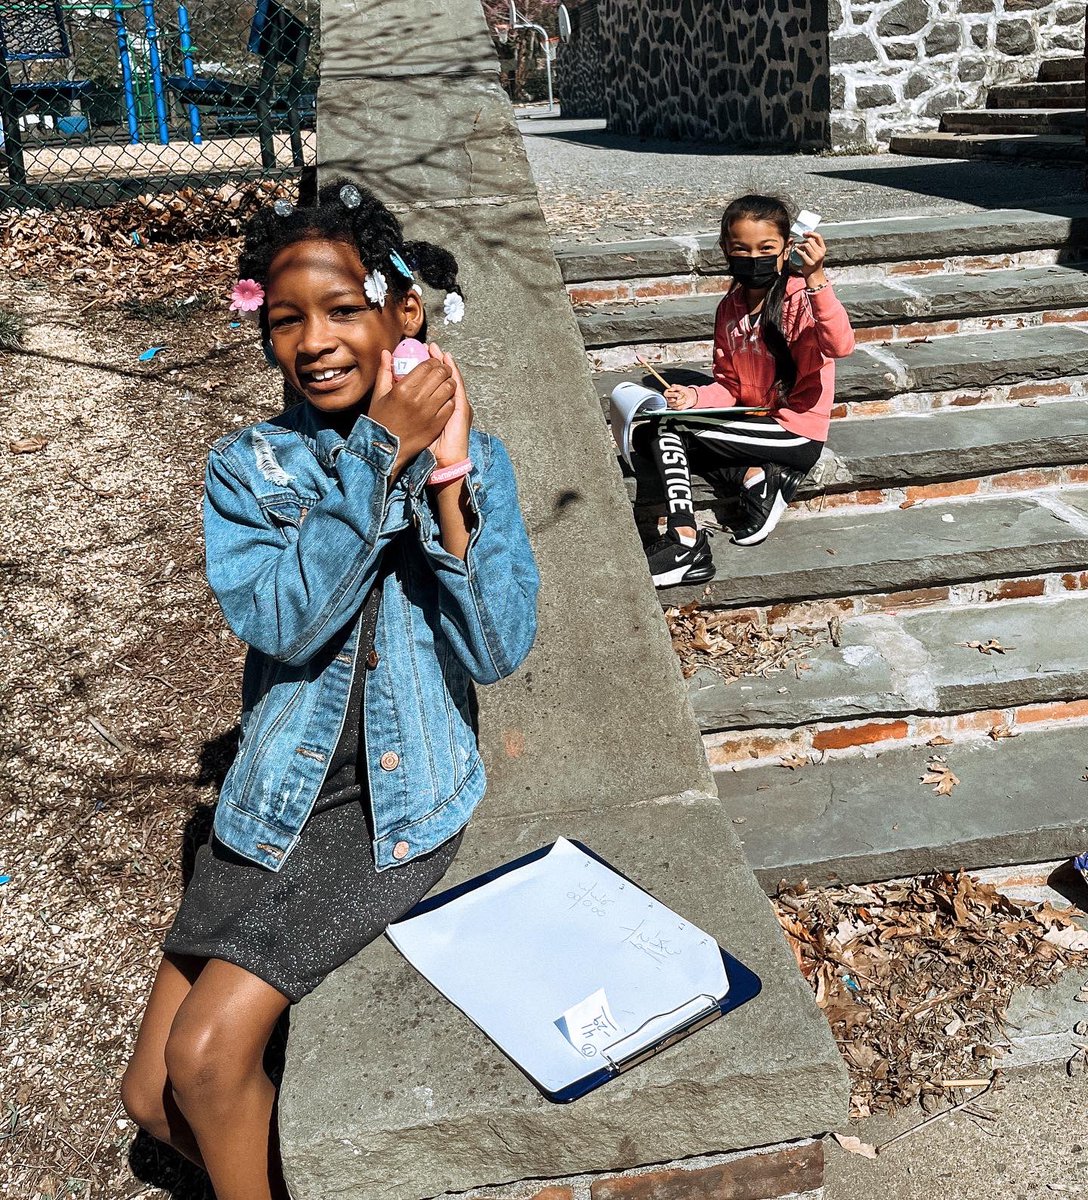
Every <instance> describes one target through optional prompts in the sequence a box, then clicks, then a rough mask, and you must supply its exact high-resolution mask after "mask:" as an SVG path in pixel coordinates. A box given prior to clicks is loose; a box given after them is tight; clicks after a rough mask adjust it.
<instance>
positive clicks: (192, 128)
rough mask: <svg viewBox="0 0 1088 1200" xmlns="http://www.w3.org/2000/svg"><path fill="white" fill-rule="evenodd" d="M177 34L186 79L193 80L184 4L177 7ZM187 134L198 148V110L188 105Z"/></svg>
mask: <svg viewBox="0 0 1088 1200" xmlns="http://www.w3.org/2000/svg"><path fill="white" fill-rule="evenodd" d="M178 33H179V35H180V37H181V61H182V64H183V67H184V70H185V78H186V79H195V78H196V71H195V70H194V68H193V39H192V36H191V35H190V32H189V10H188V9H187V8H186V7H185V5H184V4H179V5H178ZM189 132H190V134H191V135H192V139H193V142H194V144H195V145H197V146H200V145H202V144H203V142H204V137H203V135H202V134H201V132H200V109H199V108H197V106H196V105H195V104H190V105H189Z"/></svg>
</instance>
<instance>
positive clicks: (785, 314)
mask: <svg viewBox="0 0 1088 1200" xmlns="http://www.w3.org/2000/svg"><path fill="white" fill-rule="evenodd" d="M782 332H783V333H784V334H785V336H786V342H787V343H788V344H789V348H790V353H791V354H792V355H793V359H794V362H796V363H797V382H796V383H795V384H794V385H793V390H792V391H791V392H790V393H789V395H788V396H785V397H781V398H779V397H778V396H776V391H777V389H776V388H775V386H774V358H773V357H772V355H771V353H770V351H769V350H768V349H767V347H766V346H765V345H764V344H763V337H762V335H761V334H760V332H759V329H758V323H757V328H756V329H755V330H753V329H752V324H751V321H750V319H749V316H748V308H747V305H746V304H745V303H744V289H743V288H741V287H734V288H733V290H732V291H730V292H729V293H728V294H727V295H726V296H725V298H724V299H723V300H722V302H721V304H719V305H718V313H717V316H716V317H715V320H714V368H713V370H714V382H713V383H707V384H704V385H703V386H702V387H697V388H696V389H695V390H696V392H698V395H699V398H698V400H696V402H695V407H696V408H731V407H732V406H733V405H735V404H740V405H746V406H759V405H762V406H765V407H767V408H770V409H771V412H772V415H773V416H774V419H775V420H776V421H777V422H778V423H779V424H780V425H781V426H782V427H783V428H784V429H788V430H789V431H790V432H791V433H795V434H797V435H798V436H799V437H807V438H811V439H812V440H813V441H816V442H826V441H827V427H828V424H829V423H830V421H831V404H832V402H833V401H834V399H835V363H834V360H835V359H836V358H846V356H847V355H849V354H852V353H853V350H854V331H853V330H852V329H851V328H850V318H849V317H848V316H847V315H846V309H845V308H843V306H842V304H841V303H840V301H839V298H838V297H837V296H836V295H835V293H834V291H832V289H831V287H830V286H828V287H825V288H823V289H822V290H821V291H819V292H817V293H816V294H815V295H810V294H809V293H808V292H806V291H805V281H804V279H802V278H800V277H799V276H791V278H790V279H789V280H788V281H787V283H786V299H785V303H784V304H783V306H782Z"/></svg>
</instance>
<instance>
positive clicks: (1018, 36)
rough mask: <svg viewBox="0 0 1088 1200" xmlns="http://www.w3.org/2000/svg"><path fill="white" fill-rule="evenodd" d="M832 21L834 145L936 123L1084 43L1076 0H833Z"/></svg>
mask: <svg viewBox="0 0 1088 1200" xmlns="http://www.w3.org/2000/svg"><path fill="white" fill-rule="evenodd" d="M829 25H830V28H831V30H832V31H833V32H832V34H831V37H830V59H831V140H832V145H833V146H834V148H835V149H852V148H862V147H868V146H882V147H883V146H886V145H887V144H888V141H889V140H890V138H891V137H893V136H894V135H897V134H902V133H916V132H924V131H928V130H934V129H936V128H937V125H938V123H939V121H940V116H941V114H942V113H943V112H945V111H946V110H947V109H953V108H957V109H958V108H982V107H984V105H985V100H986V92H987V89H988V88H989V87H990V86H992V85H993V84H1004V83H1027V82H1030V81H1032V80H1034V79H1035V78H1036V75H1037V74H1038V70H1039V65H1040V64H1041V63H1042V62H1043V61H1045V60H1046V59H1047V58H1056V57H1060V56H1063V55H1069V54H1070V53H1072V52H1074V51H1079V52H1083V50H1084V4H1083V3H1072V2H1070V0H875V2H874V0H831V11H830V13H829Z"/></svg>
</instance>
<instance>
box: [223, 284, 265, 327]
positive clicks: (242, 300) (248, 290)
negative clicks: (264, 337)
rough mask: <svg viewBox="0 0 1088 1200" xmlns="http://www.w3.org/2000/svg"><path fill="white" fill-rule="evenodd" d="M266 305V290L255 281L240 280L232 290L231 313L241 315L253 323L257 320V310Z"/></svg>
mask: <svg viewBox="0 0 1088 1200" xmlns="http://www.w3.org/2000/svg"><path fill="white" fill-rule="evenodd" d="M263 303H264V288H263V287H261V285H260V284H259V283H258V282H257V281H256V280H255V279H239V280H238V282H237V283H236V284H235V285H234V287H233V288H231V292H230V311H231V312H237V313H240V314H241V315H242V316H243V317H247V318H248V319H249V320H251V321H256V319H257V309H259V308H260V307H261V305H262V304H263Z"/></svg>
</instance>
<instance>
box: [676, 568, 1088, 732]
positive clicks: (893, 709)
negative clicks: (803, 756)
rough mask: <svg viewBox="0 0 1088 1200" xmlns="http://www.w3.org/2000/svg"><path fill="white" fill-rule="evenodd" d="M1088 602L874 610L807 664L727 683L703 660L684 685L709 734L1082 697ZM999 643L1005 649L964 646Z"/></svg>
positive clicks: (1072, 598) (825, 643)
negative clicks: (987, 651)
mask: <svg viewBox="0 0 1088 1200" xmlns="http://www.w3.org/2000/svg"><path fill="white" fill-rule="evenodd" d="M1086 620H1088V598H1086V597H1085V595H1084V594H1083V593H1076V592H1071V593H1068V594H1067V595H1066V596H1064V597H1056V598H1048V599H1045V600H1044V599H1034V600H1023V601H1008V602H1005V603H1000V604H987V605H980V606H978V607H973V608H969V607H959V608H950V609H931V610H929V611H923V612H903V613H893V612H886V613H870V614H868V615H866V616H859V617H849V618H847V619H844V620H843V621H842V623H841V626H840V630H839V635H838V638H837V640H838V641H839V643H840V644H839V645H837V646H836V645H833V644H832V643H831V640H830V637H829V636H827V635H824V636H822V638H821V641H820V644H819V645H818V646H816V647H815V648H814V649H813V650H811V651H809V652H807V653H806V654H805V656H804V657H803V659H801V660H800V661H801V662H803V663H804V665H805V666H806V667H807V668H808V669H806V670H801V671H797V672H793V671H785V672H780V673H778V674H774V675H769V676H768V677H767V678H765V679H738V680H734V681H732V682H729V683H727V682H726V681H725V680H724V679H722V677H721V676H720V675H717V674H716V673H715V672H714V671H712V670H711V669H710V668H709V667H704V668H702V669H700V670H699V671H698V672H697V673H696V674H695V675H694V676H692V678H691V679H690V680H689V681H688V694H689V696H690V698H691V703H692V708H693V709H694V711H695V718H696V720H697V721H698V722H699V724H700V726H701V727H702V729H703V731H704V732H715V731H722V730H739V729H766V728H779V727H786V728H789V727H793V726H796V725H807V724H815V723H817V722H822V721H854V720H858V719H860V718H863V717H870V716H872V717H899V716H905V715H907V714H912V713H913V714H917V715H947V714H951V713H964V712H972V711H978V710H981V709H991V708H1008V707H1014V706H1019V705H1023V704H1042V703H1045V702H1047V701H1057V700H1074V699H1080V698H1081V697H1083V696H1088V639H1085V637H1084V629H1085V623H1086ZM991 638H996V639H997V641H998V642H1000V643H1001V645H1003V646H1005V647H1007V648H1008V649H1007V651H1006V653H1004V654H999V653H996V652H995V653H991V654H988V655H987V654H982V653H981V652H980V651H979V650H977V649H972V648H970V647H969V646H968V645H967V644H966V643H968V642H972V641H981V642H988V641H989V640H990V639H991Z"/></svg>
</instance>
